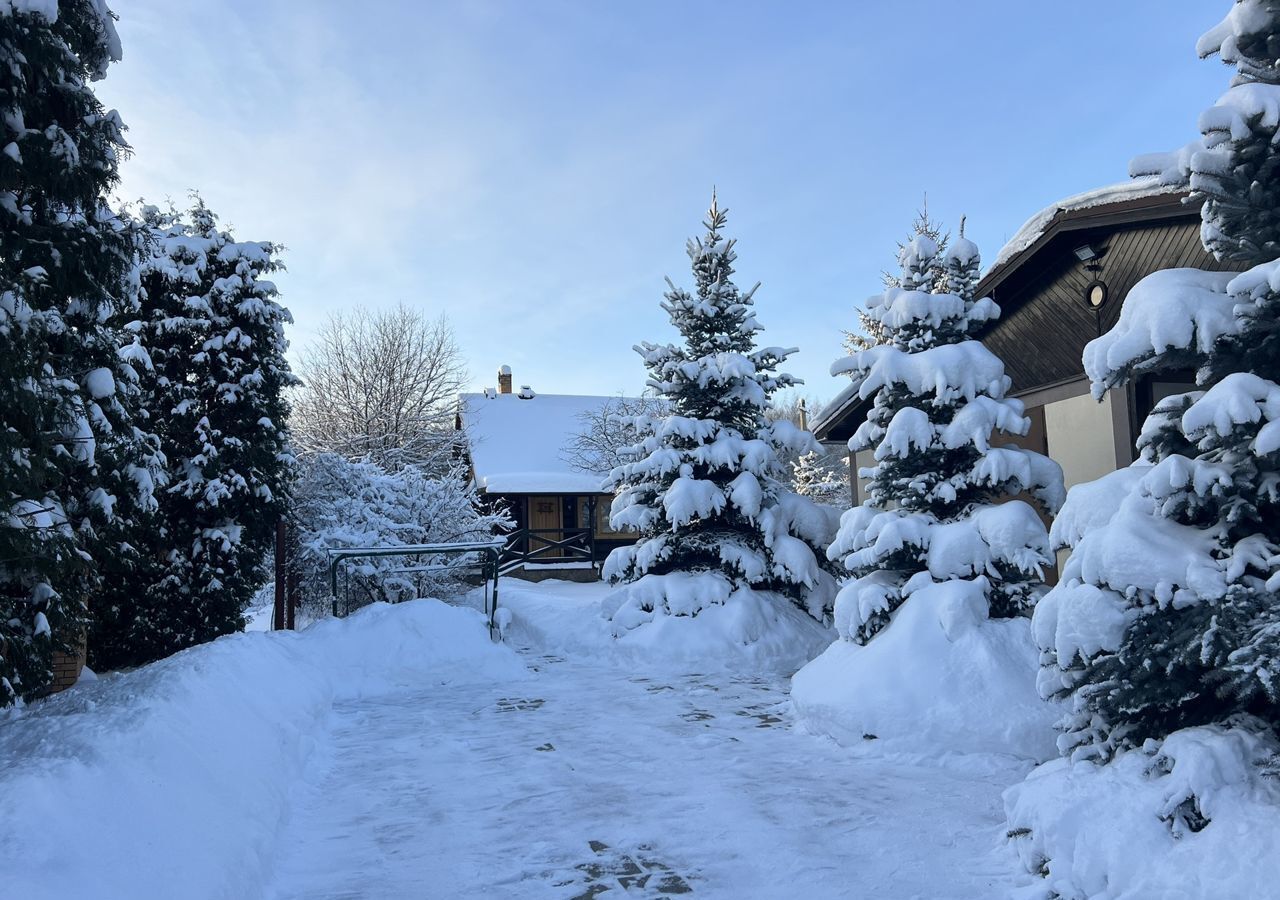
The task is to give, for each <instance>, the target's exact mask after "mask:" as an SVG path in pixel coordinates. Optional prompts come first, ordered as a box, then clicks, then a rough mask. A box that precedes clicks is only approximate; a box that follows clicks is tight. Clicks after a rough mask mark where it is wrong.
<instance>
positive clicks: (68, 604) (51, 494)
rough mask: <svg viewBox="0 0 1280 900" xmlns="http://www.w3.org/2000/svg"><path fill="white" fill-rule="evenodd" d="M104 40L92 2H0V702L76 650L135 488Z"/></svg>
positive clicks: (125, 264)
mask: <svg viewBox="0 0 1280 900" xmlns="http://www.w3.org/2000/svg"><path fill="white" fill-rule="evenodd" d="M119 56H120V47H119V40H118V38H117V36H116V32H115V27H114V23H113V21H112V19H111V14H110V13H109V12H108V11H107V9H106V6H105V5H104V4H103V3H102V2H101V0H64V2H60V3H56V4H55V3H39V4H25V3H22V4H14V3H6V4H2V5H0V107H2V108H3V112H4V115H3V121H4V125H3V128H4V137H3V138H0V145H2V146H3V153H0V221H2V223H3V224H2V225H0V510H2V513H0V705H5V704H8V703H11V702H13V701H14V699H15V698H16V697H31V696H33V695H36V694H38V693H40V692H41V691H42V690H44V689H45V687H46V686H47V685H48V684H49V682H50V679H51V677H52V672H51V658H52V654H53V652H54V651H55V650H62V651H64V652H68V651H69V652H75V650H74V648H75V647H76V645H78V644H79V642H80V640H81V638H82V635H83V626H84V622H85V618H86V615H87V612H86V604H87V602H88V601H89V599H90V597H91V594H92V591H93V589H94V587H95V582H96V572H95V569H94V564H95V562H96V561H99V560H101V559H102V558H103V556H104V555H109V554H110V553H113V552H116V550H117V549H118V543H119V541H120V540H121V533H122V532H124V531H126V530H128V529H127V520H128V518H129V517H130V516H132V515H133V514H134V513H135V512H137V511H138V510H141V509H145V507H146V506H147V505H148V504H149V502H150V490H151V486H152V484H153V474H154V471H153V467H154V464H155V459H154V450H153V448H152V447H151V446H150V445H149V443H148V441H147V439H146V437H145V435H143V434H142V432H141V431H140V430H139V429H138V428H137V427H136V426H135V424H134V422H133V416H132V409H133V406H134V402H135V399H136V397H135V394H136V380H137V373H136V372H135V370H134V367H133V365H132V363H145V353H142V352H140V351H139V349H138V347H137V345H136V342H134V341H132V340H131V339H130V338H129V337H128V335H127V334H125V333H124V332H123V331H121V330H120V328H119V327H118V324H119V323H120V322H122V321H128V320H129V319H130V318H132V317H133V311H134V308H135V305H136V302H137V297H136V284H135V283H134V281H133V279H131V277H130V273H131V271H132V264H133V256H134V243H135V236H134V233H133V229H132V228H131V227H130V225H129V223H127V222H125V221H123V220H121V219H120V218H118V217H117V216H116V215H115V214H113V213H112V212H111V210H110V209H109V208H108V207H107V205H106V200H105V197H106V193H107V192H108V191H109V190H110V188H111V187H112V185H113V184H114V183H115V181H116V178H117V174H116V173H117V165H118V162H119V157H120V154H121V153H122V152H123V151H124V150H125V147H126V145H125V143H124V137H123V125H122V124H121V122H120V119H119V117H118V116H117V115H116V114H115V113H114V112H107V111H105V110H104V109H103V108H102V105H101V104H100V103H99V102H98V99H97V97H96V96H95V95H94V93H93V91H92V89H91V88H90V86H89V83H90V81H92V80H93V79H96V78H100V77H102V76H103V75H104V74H105V72H106V69H107V66H108V65H109V64H110V62H111V61H112V60H114V59H118V58H119Z"/></svg>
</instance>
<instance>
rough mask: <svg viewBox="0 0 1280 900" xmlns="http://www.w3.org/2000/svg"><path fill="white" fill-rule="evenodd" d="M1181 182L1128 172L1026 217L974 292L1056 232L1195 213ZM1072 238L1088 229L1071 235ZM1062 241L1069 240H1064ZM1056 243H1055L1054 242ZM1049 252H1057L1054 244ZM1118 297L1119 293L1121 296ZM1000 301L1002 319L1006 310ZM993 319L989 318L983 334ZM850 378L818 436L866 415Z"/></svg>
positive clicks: (1000, 280) (997, 280)
mask: <svg viewBox="0 0 1280 900" xmlns="http://www.w3.org/2000/svg"><path fill="white" fill-rule="evenodd" d="M1187 193H1188V192H1187V188H1186V186H1185V185H1178V184H1164V183H1161V181H1160V179H1159V177H1157V176H1151V177H1146V178H1134V179H1131V180H1130V181H1126V182H1122V183H1120V184H1115V185H1109V186H1107V187H1102V188H1096V189H1094V190H1091V191H1085V192H1084V193H1081V194H1075V195H1073V196H1071V197H1067V198H1065V199H1063V200H1059V201H1058V202H1057V203H1054V204H1052V205H1050V206H1048V207H1046V208H1045V209H1043V210H1041V211H1040V212H1038V213H1036V214H1035V215H1034V216H1032V217H1031V218H1030V219H1028V220H1027V221H1026V222H1025V223H1024V224H1023V225H1022V227H1021V228H1019V229H1018V231H1017V232H1016V233H1015V234H1014V236H1013V237H1012V238H1011V239H1010V240H1009V241H1008V242H1007V243H1006V244H1005V245H1004V247H1003V248H1001V250H1000V252H999V253H998V254H997V255H996V259H995V262H994V263H993V264H992V266H991V267H990V268H989V269H988V270H987V271H986V272H985V273H984V274H983V276H982V279H981V280H980V281H979V282H978V285H977V294H978V296H993V295H995V294H996V289H997V288H999V287H1001V286H1002V285H1005V283H1006V282H1009V284H1010V285H1013V284H1014V282H1017V281H1022V280H1025V278H1019V279H1014V281H1013V282H1010V281H1009V279H1010V278H1012V277H1013V276H1015V275H1017V274H1018V273H1020V272H1023V271H1024V269H1025V271H1026V272H1028V273H1029V272H1034V271H1035V269H1034V268H1028V264H1029V263H1031V262H1032V261H1033V260H1034V259H1035V258H1036V257H1037V256H1038V255H1040V253H1041V251H1043V250H1045V249H1046V248H1048V247H1049V245H1051V244H1054V245H1055V247H1056V246H1057V242H1058V241H1059V238H1061V240H1062V242H1066V241H1067V240H1068V239H1069V237H1070V236H1071V234H1072V233H1073V232H1088V231H1091V230H1095V229H1100V230H1105V229H1108V228H1112V227H1119V226H1126V225H1135V224H1141V223H1146V222H1158V221H1161V220H1189V219H1195V218H1198V216H1199V205H1198V204H1196V203H1188V202H1187V199H1186V198H1187ZM1076 237H1077V240H1079V239H1080V238H1081V237H1085V238H1087V237H1089V235H1077V236H1076ZM1068 246H1071V245H1070V244H1068ZM1058 249H1061V248H1058ZM1054 252H1057V250H1055V251H1054ZM1121 299H1122V298H1121ZM998 302H1000V303H1001V311H1002V317H1001V318H1002V319H1004V318H1005V317H1006V316H1007V315H1008V314H1010V313H1011V312H1012V309H1011V308H1006V307H1007V306H1008V303H1007V301H1006V300H1005V299H1003V298H998ZM998 325H999V321H997V322H996V323H993V324H992V325H991V326H989V327H988V328H986V329H983V334H986V333H987V332H989V331H991V330H992V329H993V328H994V327H996V326H998ZM858 386H859V385H858V384H857V383H856V382H855V383H853V384H850V385H849V386H847V387H845V389H844V390H842V391H841V392H840V393H839V394H838V395H837V396H836V398H835V399H834V400H832V401H831V402H830V403H829V404H827V406H826V407H824V408H823V410H822V411H821V412H820V413H819V414H818V415H817V417H816V419H815V420H814V427H813V433H814V435H815V436H816V437H817V438H818V439H819V440H844V439H848V438H850V437H852V436H853V432H854V430H856V428H857V426H858V425H859V424H861V422H862V421H863V420H864V419H865V418H866V416H867V412H868V410H869V409H870V408H871V398H870V397H868V398H861V397H859V395H858Z"/></svg>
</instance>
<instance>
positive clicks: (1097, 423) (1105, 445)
mask: <svg viewBox="0 0 1280 900" xmlns="http://www.w3.org/2000/svg"><path fill="white" fill-rule="evenodd" d="M1111 403H1112V399H1111V394H1110V393H1108V394H1107V395H1106V396H1105V397H1103V398H1102V402H1101V403H1099V402H1097V401H1096V400H1094V399H1093V397H1092V396H1090V395H1089V394H1082V395H1080V396H1078V397H1070V398H1068V399H1066V400H1057V401H1054V402H1053V403H1046V404H1045V406H1044V427H1045V443H1046V444H1047V445H1048V449H1049V456H1050V457H1051V458H1052V459H1053V460H1054V461H1055V462H1057V463H1058V465H1060V466H1062V477H1063V480H1064V481H1065V482H1066V484H1067V487H1068V488H1070V487H1072V486H1073V485H1077V484H1080V483H1081V482H1085V481H1093V480H1095V479H1097V478H1101V477H1102V476H1103V475H1106V474H1108V473H1109V472H1114V471H1115V468H1116V435H1115V425H1114V423H1113V420H1112V413H1111Z"/></svg>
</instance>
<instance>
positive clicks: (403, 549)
mask: <svg viewBox="0 0 1280 900" xmlns="http://www.w3.org/2000/svg"><path fill="white" fill-rule="evenodd" d="M505 547H506V541H505V540H503V539H501V538H499V539H494V540H488V541H454V542H447V543H439V544H402V545H400V546H399V547H346V548H344V549H342V550H329V551H326V552H327V553H328V555H329V593H330V595H331V597H332V599H333V614H334V615H335V616H336V615H337V614H338V566H339V565H341V564H342V563H343V562H344V561H346V560H349V559H366V558H381V557H387V556H419V555H421V554H423V553H482V554H484V557H485V558H484V561H483V562H481V563H479V564H478V566H479V568H480V573H481V575H483V576H484V578H485V603H484V605H485V610H484V611H485V615H486V616H488V618H489V636H490V637H493V636H494V635H495V634H496V633H497V621H496V614H497V612H498V576H499V574H500V571H499V570H500V565H501V559H502V551H503V549H504V548H505ZM474 567H475V565H461V566H444V567H442V568H450V569H467V568H474ZM490 580H492V582H493V592H492V604H491V603H490V592H489V581H490Z"/></svg>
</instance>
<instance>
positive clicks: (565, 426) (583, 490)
mask: <svg viewBox="0 0 1280 900" xmlns="http://www.w3.org/2000/svg"><path fill="white" fill-rule="evenodd" d="M611 399H612V398H610V397H589V396H583V395H576V394H535V395H534V396H532V397H529V398H524V397H521V396H520V395H519V394H501V393H497V392H492V393H482V394H463V395H462V396H461V397H459V409H458V414H459V418H460V420H461V423H462V425H463V427H464V428H465V429H466V431H467V439H468V441H469V442H470V445H471V446H470V450H471V465H472V469H473V471H474V472H475V479H476V485H477V486H478V487H479V488H480V489H481V490H484V491H486V492H488V493H491V494H603V493H606V491H604V490H602V489H601V483H602V482H603V480H604V479H603V478H602V476H600V475H597V474H594V473H591V472H582V471H579V470H577V469H574V468H573V467H572V466H570V465H569V463H568V462H567V461H566V460H565V458H564V457H565V454H566V448H567V447H568V446H569V443H570V441H571V440H572V439H573V438H574V436H575V435H577V434H579V433H580V432H581V431H582V430H583V427H584V426H583V423H582V419H581V417H582V416H583V415H584V414H586V413H593V412H596V411H598V410H599V409H600V408H601V407H602V406H604V405H605V404H606V403H608V402H609V401H610V400H611Z"/></svg>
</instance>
